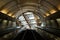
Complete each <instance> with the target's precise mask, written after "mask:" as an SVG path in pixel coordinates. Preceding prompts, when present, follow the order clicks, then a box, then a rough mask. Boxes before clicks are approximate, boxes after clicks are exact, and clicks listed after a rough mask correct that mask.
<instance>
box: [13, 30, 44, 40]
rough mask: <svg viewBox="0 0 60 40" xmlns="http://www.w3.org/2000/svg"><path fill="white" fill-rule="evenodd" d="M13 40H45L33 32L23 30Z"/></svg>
mask: <svg viewBox="0 0 60 40" xmlns="http://www.w3.org/2000/svg"><path fill="white" fill-rule="evenodd" d="M13 40H45V39H44V38H43V37H41V36H40V35H39V34H38V33H37V32H36V31H35V30H24V31H22V32H21V33H19V34H18V35H17V36H16V37H15V38H14V39H13Z"/></svg>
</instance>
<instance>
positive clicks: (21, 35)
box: [13, 31, 26, 40]
mask: <svg viewBox="0 0 60 40" xmlns="http://www.w3.org/2000/svg"><path fill="white" fill-rule="evenodd" d="M25 32H26V31H22V32H21V33H19V34H18V35H17V36H16V37H15V38H14V39H13V40H21V39H22V37H23V36H24V33H25Z"/></svg>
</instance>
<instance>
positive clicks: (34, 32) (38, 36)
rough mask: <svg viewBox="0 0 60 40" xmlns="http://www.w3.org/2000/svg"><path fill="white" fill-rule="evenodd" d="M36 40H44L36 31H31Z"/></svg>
mask: <svg viewBox="0 0 60 40" xmlns="http://www.w3.org/2000/svg"><path fill="white" fill-rule="evenodd" d="M32 33H33V35H34V37H35V39H36V40H45V39H44V38H43V37H42V36H40V35H39V34H38V33H37V32H36V31H32Z"/></svg>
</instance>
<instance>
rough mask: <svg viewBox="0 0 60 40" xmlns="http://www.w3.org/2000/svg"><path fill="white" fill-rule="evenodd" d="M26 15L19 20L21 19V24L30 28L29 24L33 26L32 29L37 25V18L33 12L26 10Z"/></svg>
mask: <svg viewBox="0 0 60 40" xmlns="http://www.w3.org/2000/svg"><path fill="white" fill-rule="evenodd" d="M24 16H25V17H24ZM24 16H20V17H19V21H21V24H22V25H24V27H26V28H28V29H29V28H30V27H29V25H30V26H31V29H34V28H35V27H37V22H36V20H35V17H34V14H33V12H26V13H24Z"/></svg>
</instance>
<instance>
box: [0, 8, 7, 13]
mask: <svg viewBox="0 0 60 40" xmlns="http://www.w3.org/2000/svg"><path fill="white" fill-rule="evenodd" d="M0 12H2V13H4V14H7V12H8V11H7V10H5V9H3V10H1V11H0Z"/></svg>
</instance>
